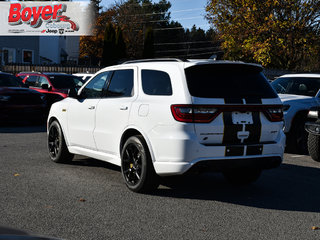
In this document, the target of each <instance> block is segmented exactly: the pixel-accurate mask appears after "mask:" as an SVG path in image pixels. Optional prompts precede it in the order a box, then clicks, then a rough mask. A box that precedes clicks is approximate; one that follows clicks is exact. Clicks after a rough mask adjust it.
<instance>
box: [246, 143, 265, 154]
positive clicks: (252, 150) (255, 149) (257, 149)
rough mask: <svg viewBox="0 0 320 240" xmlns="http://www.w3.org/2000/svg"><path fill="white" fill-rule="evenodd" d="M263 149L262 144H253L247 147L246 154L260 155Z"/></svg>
mask: <svg viewBox="0 0 320 240" xmlns="http://www.w3.org/2000/svg"><path fill="white" fill-rule="evenodd" d="M262 151H263V145H253V146H248V147H247V155H261V154H262Z"/></svg>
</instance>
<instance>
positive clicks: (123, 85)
mask: <svg viewBox="0 0 320 240" xmlns="http://www.w3.org/2000/svg"><path fill="white" fill-rule="evenodd" d="M110 81H111V82H110V84H109V86H108V89H107V91H106V97H131V96H133V69H125V70H116V71H114V73H113V75H112V79H111V80H110Z"/></svg>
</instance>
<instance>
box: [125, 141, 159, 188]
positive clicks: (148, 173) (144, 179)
mask: <svg viewBox="0 0 320 240" xmlns="http://www.w3.org/2000/svg"><path fill="white" fill-rule="evenodd" d="M121 172H122V176H123V178H124V181H125V183H126V185H127V187H128V188H129V189H130V190H131V191H133V192H139V193H146V192H150V191H153V190H155V189H157V188H158V186H159V177H158V175H157V174H156V173H155V171H154V168H153V163H152V159H151V156H150V153H149V150H148V147H147V144H146V142H145V141H144V139H143V137H142V136H141V135H137V136H132V137H130V138H129V139H128V140H127V141H126V142H125V144H124V146H123V148H122V151H121Z"/></svg>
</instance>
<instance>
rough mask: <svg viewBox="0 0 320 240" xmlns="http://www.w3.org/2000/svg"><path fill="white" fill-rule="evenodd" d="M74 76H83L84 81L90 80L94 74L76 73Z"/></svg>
mask: <svg viewBox="0 0 320 240" xmlns="http://www.w3.org/2000/svg"><path fill="white" fill-rule="evenodd" d="M73 75H74V76H77V77H81V78H82V80H83V82H86V81H88V80H89V79H90V78H91V77H92V76H93V75H94V74H92V73H74V74H73Z"/></svg>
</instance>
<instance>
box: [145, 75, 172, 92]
mask: <svg viewBox="0 0 320 240" xmlns="http://www.w3.org/2000/svg"><path fill="white" fill-rule="evenodd" d="M141 80H142V89H143V92H144V93H145V94H147V95H172V87H171V79H170V76H169V74H168V73H166V72H163V71H157V70H142V71H141Z"/></svg>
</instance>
